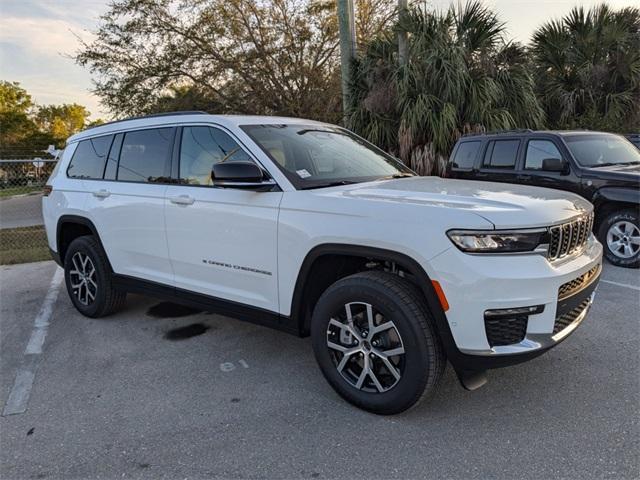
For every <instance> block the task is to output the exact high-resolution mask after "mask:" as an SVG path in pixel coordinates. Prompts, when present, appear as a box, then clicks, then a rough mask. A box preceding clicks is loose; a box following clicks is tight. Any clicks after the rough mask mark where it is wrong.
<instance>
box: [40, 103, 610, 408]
mask: <svg viewBox="0 0 640 480" xmlns="http://www.w3.org/2000/svg"><path fill="white" fill-rule="evenodd" d="M46 190H47V191H46V193H47V196H45V197H44V199H43V210H44V218H45V224H46V230H47V235H48V238H49V246H50V248H51V252H52V255H53V257H54V258H55V259H56V261H57V262H58V263H59V264H60V265H62V266H63V267H64V269H65V278H66V285H67V290H68V292H69V296H70V298H71V301H72V302H73V304H74V305H75V307H76V308H77V309H78V310H79V311H80V312H81V313H82V314H84V315H86V316H89V317H100V316H103V315H107V314H109V313H112V312H113V311H114V310H116V309H117V308H119V307H121V306H122V305H123V303H124V300H125V295H126V292H137V293H144V294H149V295H153V296H157V297H162V298H166V299H169V300H171V301H174V302H180V303H185V304H188V305H191V306H195V307H197V308H201V309H206V310H209V311H215V312H218V313H221V314H224V315H230V316H234V317H238V318H241V319H244V320H248V321H252V322H256V323H260V324H263V325H268V326H270V327H274V328H277V329H281V330H284V331H287V332H290V333H293V334H296V335H301V336H304V335H309V334H310V335H311V337H312V338H311V340H312V344H313V349H314V352H315V356H316V359H317V361H318V364H319V366H320V369H321V371H322V373H323V374H324V376H325V377H326V379H327V381H328V382H329V383H330V384H331V386H332V387H333V388H334V389H335V390H336V391H337V392H338V393H339V394H340V395H341V396H342V397H344V398H345V399H346V400H348V401H349V402H352V403H353V404H355V405H357V406H359V407H361V408H364V409H367V410H370V411H372V412H376V413H381V414H391V413H397V412H401V411H403V410H405V409H407V408H409V407H410V406H412V405H413V404H415V403H416V402H417V401H418V400H420V399H421V398H422V397H425V396H427V395H428V394H429V393H431V392H433V391H434V389H435V387H436V385H437V383H438V380H439V379H440V377H441V375H442V373H443V371H444V369H445V361H446V360H448V361H449V362H450V363H451V364H452V365H453V368H454V369H455V371H456V373H457V375H458V377H459V379H460V381H461V383H462V385H463V386H464V387H466V388H468V389H474V388H477V387H479V386H480V385H482V384H483V383H484V382H485V378H486V376H485V371H486V369H489V368H495V367H502V366H506V365H511V364H515V363H519V362H523V361H526V360H529V359H531V358H533V357H535V356H537V355H540V354H541V353H543V352H544V351H546V350H548V349H549V348H551V347H553V346H555V345H556V344H558V343H559V342H560V341H562V340H563V339H564V338H566V337H567V335H569V334H570V333H571V332H573V330H574V329H575V328H576V327H577V326H578V325H579V324H580V323H581V322H582V320H583V319H584V318H585V315H586V314H587V311H588V309H589V306H590V304H591V302H592V299H593V295H594V290H595V288H596V285H597V282H598V278H599V275H600V266H601V257H602V246H601V245H600V244H599V243H598V242H597V240H596V239H595V238H594V236H593V235H592V234H591V227H592V221H593V209H592V205H591V204H590V203H589V202H587V201H586V200H584V199H582V198H581V197H578V196H577V195H573V194H569V193H564V192H558V191H554V190H547V189H543V188H528V187H524V186H518V185H505V184H497V183H485V182H473V181H457V180H446V179H442V178H436V177H418V176H416V175H415V174H414V173H413V172H412V171H410V170H409V169H408V168H406V167H405V166H404V165H402V164H401V163H400V162H399V161H398V160H396V159H394V158H393V157H391V156H389V155H387V154H386V153H384V152H382V151H380V150H379V149H377V148H376V147H374V146H373V145H371V144H369V143H368V142H366V141H364V140H363V139H361V138H359V137H358V136H356V135H354V134H353V133H351V132H349V131H347V130H345V129H343V128H340V127H336V126H333V125H327V124H324V123H318V122H313V121H309V120H301V119H291V118H277V117H252V116H218V115H208V114H204V113H201V112H180V113H173V114H161V115H152V116H148V117H142V118H136V119H130V120H124V121H117V122H113V123H109V124H105V125H101V126H99V127H94V128H91V129H88V130H85V131H84V132H81V133H79V134H77V135H74V136H73V137H71V138H69V140H68V143H67V146H66V148H65V150H64V154H63V156H62V159H61V161H60V162H59V165H58V167H57V168H56V170H55V171H54V173H53V175H52V177H51V179H50V180H49V183H48V185H47V189H46Z"/></svg>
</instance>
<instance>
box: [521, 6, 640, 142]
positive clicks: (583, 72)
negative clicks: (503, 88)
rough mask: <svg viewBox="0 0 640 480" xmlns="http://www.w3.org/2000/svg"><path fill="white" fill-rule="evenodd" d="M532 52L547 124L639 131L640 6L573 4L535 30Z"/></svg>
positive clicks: (561, 126) (562, 126)
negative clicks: (587, 7)
mask: <svg viewBox="0 0 640 480" xmlns="http://www.w3.org/2000/svg"><path fill="white" fill-rule="evenodd" d="M532 53H533V55H534V60H535V63H536V80H537V88H538V91H539V95H540V98H541V99H542V103H543V106H544V108H545V110H546V112H547V115H548V119H549V123H550V126H552V127H555V128H576V127H579V128H594V129H603V130H614V131H631V130H634V129H635V130H637V129H640V9H638V8H624V9H622V10H619V11H613V10H611V8H609V7H608V6H606V5H600V6H597V7H594V8H592V9H590V10H588V11H585V9H583V8H582V7H576V8H574V9H573V10H572V11H571V13H570V14H569V15H567V16H566V17H564V18H562V19H561V20H558V21H551V22H549V23H547V24H545V25H543V26H542V27H540V29H538V31H537V32H536V33H535V34H534V36H533V45H532Z"/></svg>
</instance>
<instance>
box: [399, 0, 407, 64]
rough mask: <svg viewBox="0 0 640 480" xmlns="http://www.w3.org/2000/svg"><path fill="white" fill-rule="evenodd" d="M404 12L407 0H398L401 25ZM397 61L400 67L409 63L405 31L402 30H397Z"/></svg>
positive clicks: (405, 11)
mask: <svg viewBox="0 0 640 480" xmlns="http://www.w3.org/2000/svg"><path fill="white" fill-rule="evenodd" d="M406 13H407V0H398V17H399V18H400V21H401V25H402V20H403V19H404V18H405V15H406ZM398 61H399V63H400V66H401V67H404V66H405V65H406V64H407V63H409V44H408V43H407V32H406V31H404V30H399V31H398Z"/></svg>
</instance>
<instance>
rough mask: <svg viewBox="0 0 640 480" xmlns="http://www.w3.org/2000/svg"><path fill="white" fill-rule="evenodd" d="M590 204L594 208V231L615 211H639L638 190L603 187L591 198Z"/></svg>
mask: <svg viewBox="0 0 640 480" xmlns="http://www.w3.org/2000/svg"><path fill="white" fill-rule="evenodd" d="M592 203H593V204H594V207H595V212H596V218H595V230H596V231H597V229H598V228H599V227H600V224H601V223H602V221H603V220H604V219H605V218H607V216H608V215H609V214H610V213H611V212H614V211H616V210H625V209H629V208H630V209H636V210H637V209H639V208H640V190H633V189H629V188H617V187H605V188H601V189H599V190H598V191H597V192H596V193H595V195H594V196H593V199H592Z"/></svg>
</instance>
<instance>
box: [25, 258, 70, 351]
mask: <svg viewBox="0 0 640 480" xmlns="http://www.w3.org/2000/svg"><path fill="white" fill-rule="evenodd" d="M63 278H64V270H62V269H61V268H57V269H56V273H54V274H53V279H51V285H50V286H49V291H48V292H47V296H46V297H44V302H42V307H41V308H40V312H38V316H37V317H36V319H35V321H34V322H33V331H32V332H31V338H30V339H29V343H28V344H27V348H26V350H25V352H24V354H25V355H37V354H40V353H42V345H44V339H45V338H46V337H47V329H48V328H49V319H50V318H51V313H53V306H54V305H55V303H56V300H57V299H58V292H59V291H60V288H59V287H60V283H62V279H63Z"/></svg>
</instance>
